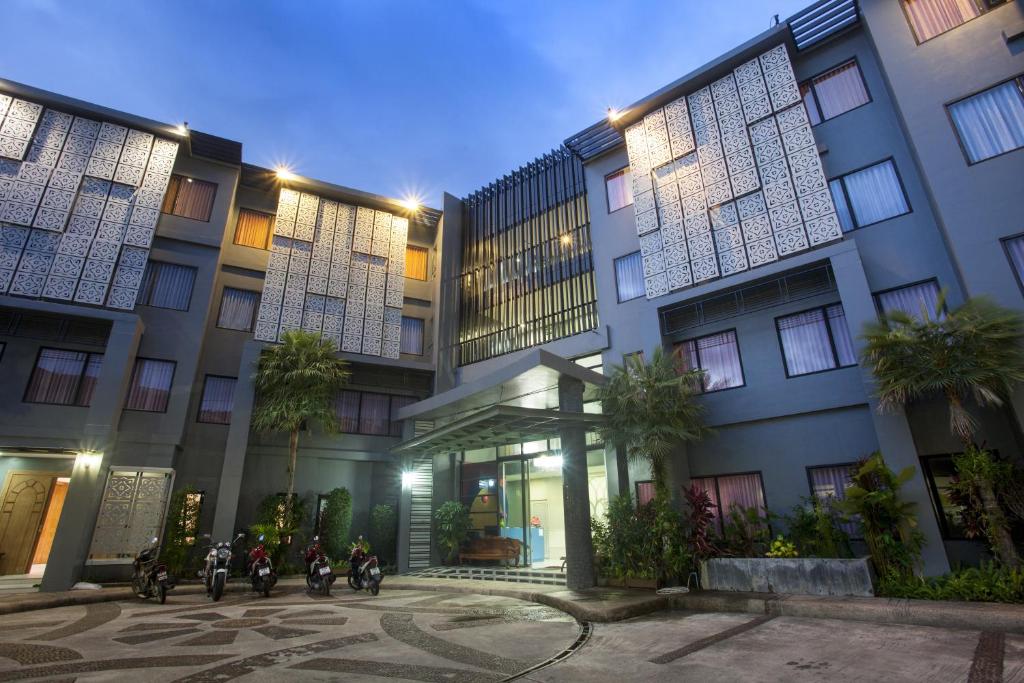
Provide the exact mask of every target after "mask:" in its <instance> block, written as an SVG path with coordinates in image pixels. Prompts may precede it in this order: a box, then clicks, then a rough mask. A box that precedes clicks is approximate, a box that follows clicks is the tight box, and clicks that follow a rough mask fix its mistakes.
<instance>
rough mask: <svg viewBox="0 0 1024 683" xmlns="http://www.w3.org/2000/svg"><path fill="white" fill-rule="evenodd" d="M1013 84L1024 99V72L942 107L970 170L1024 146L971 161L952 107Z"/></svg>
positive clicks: (951, 101)
mask: <svg viewBox="0 0 1024 683" xmlns="http://www.w3.org/2000/svg"><path fill="white" fill-rule="evenodd" d="M900 4H901V5H902V4H903V0H900ZM1004 4H1005V3H1004ZM975 19H977V17H975ZM962 25H963V24H961V26H962ZM950 30H952V29H950ZM940 35H941V34H940ZM936 37H938V36H936ZM1011 82H1012V83H1015V84H1016V86H1017V90H1018V91H1020V94H1021V97H1024V72H1022V73H1018V74H1016V75H1014V76H1010V77H1009V78H1004V79H1003V80H1001V81H999V82H998V83H993V84H992V85H989V86H986V87H984V88H980V89H978V90H975V91H973V92H971V93H968V94H967V95H963V96H961V97H958V98H956V99H955V100H950V101H949V102H946V103H945V104H943V105H942V108H943V109H944V110H945V111H946V119H947V120H948V121H949V126H950V128H952V129H953V137H954V138H956V144H957V145H958V146H959V147H960V153H961V154H962V155H963V157H964V162H965V163H966V164H967V167H968V168H970V167H971V166H977V165H978V164H983V163H985V162H986V161H991V160H993V159H998V158H999V157H1002V156H1006V155H1007V154H1012V153H1014V152H1019V151H1021V150H1022V149H1024V145H1021V146H1020V147H1014V148H1013V149H1008V150H1006V151H1005V152H1000V153H999V154H995V155H993V156H990V157H985V158H984V159H978V160H977V161H971V155H970V154H968V153H967V148H966V147H965V146H964V141H963V138H961V137H960V131H959V130H958V129H957V127H956V120H955V119H954V118H953V112H952V111H951V110H950V107H952V106H953V105H955V104H959V103H961V102H963V101H964V100H969V99H971V98H972V97H974V96H976V95H980V94H981V93H983V92H985V91H987V90H993V89H995V88H998V87H999V86H1001V85H1004V84H1006V83H1011Z"/></svg>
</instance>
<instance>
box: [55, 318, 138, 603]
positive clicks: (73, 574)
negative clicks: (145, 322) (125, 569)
mask: <svg viewBox="0 0 1024 683" xmlns="http://www.w3.org/2000/svg"><path fill="white" fill-rule="evenodd" d="M141 339H142V321H140V320H139V318H138V317H137V316H134V315H133V316H130V317H125V318H123V319H118V320H115V321H114V322H113V324H112V325H111V327H110V337H109V338H108V339H107V347H106V349H105V351H104V353H103V367H102V368H101V369H100V376H99V378H98V379H97V381H96V389H95V391H93V395H92V404H91V405H90V406H89V413H88V414H87V416H86V422H85V434H84V436H83V442H82V451H83V452H88V453H92V454H94V455H79V456H78V457H77V458H76V459H75V464H74V468H73V469H72V470H71V483H70V484H69V485H68V492H67V497H66V498H65V500H64V508H63V510H62V511H61V515H60V523H59V524H58V525H57V532H56V534H55V535H54V537H53V546H52V548H51V550H50V558H49V560H48V561H47V563H46V572H45V573H44V574H43V581H42V585H41V587H42V590H44V591H64V590H68V589H70V588H71V587H72V586H73V585H75V584H76V583H77V582H78V581H79V580H81V577H82V568H83V567H84V566H85V560H86V558H87V557H88V555H89V546H90V545H91V544H92V533H93V530H94V529H95V528H96V516H97V515H98V514H99V510H100V503H101V502H102V501H103V488H104V486H106V482H107V470H108V469H109V468H110V462H111V459H112V458H113V455H114V445H115V443H116V441H117V425H118V421H119V420H120V418H121V410H122V409H123V407H124V399H125V395H126V394H127V393H128V384H129V382H131V377H132V369H133V368H134V367H135V355H136V352H137V351H138V349H139V341H140V340H141Z"/></svg>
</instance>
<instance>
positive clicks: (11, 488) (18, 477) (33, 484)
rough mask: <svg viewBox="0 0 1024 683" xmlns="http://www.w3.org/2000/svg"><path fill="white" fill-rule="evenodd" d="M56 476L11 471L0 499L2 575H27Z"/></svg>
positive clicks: (0, 559) (0, 564) (0, 560)
mask: <svg viewBox="0 0 1024 683" xmlns="http://www.w3.org/2000/svg"><path fill="white" fill-rule="evenodd" d="M54 478H55V477H54V475H52V474H40V473H36V472H10V473H9V474H8V475H7V481H6V483H5V485H4V492H3V497H2V498H0V553H2V555H0V575H2V574H25V573H26V572H28V568H29V565H30V563H31V560H32V550H33V548H35V545H36V537H37V535H38V533H39V525H40V523H41V522H42V519H43V510H45V509H46V498H47V495H48V494H49V493H50V487H51V486H52V485H53V480H54Z"/></svg>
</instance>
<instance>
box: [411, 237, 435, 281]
mask: <svg viewBox="0 0 1024 683" xmlns="http://www.w3.org/2000/svg"><path fill="white" fill-rule="evenodd" d="M428 254H429V251H428V250H427V249H425V248H424V247H416V246H413V245H411V244H410V245H407V246H406V247H405V276H406V277H407V278H412V279H413V280H426V279H427V256H428Z"/></svg>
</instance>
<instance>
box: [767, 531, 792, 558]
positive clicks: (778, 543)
mask: <svg viewBox="0 0 1024 683" xmlns="http://www.w3.org/2000/svg"><path fill="white" fill-rule="evenodd" d="M764 556H765V557H777V558H791V557H800V553H799V552H797V550H796V546H795V545H793V544H792V543H790V542H789V541H787V540H786V539H785V537H783V535H782V534H779V535H778V536H776V537H775V540H774V541H772V545H771V547H770V548H768V552H767V553H765V554H764Z"/></svg>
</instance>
